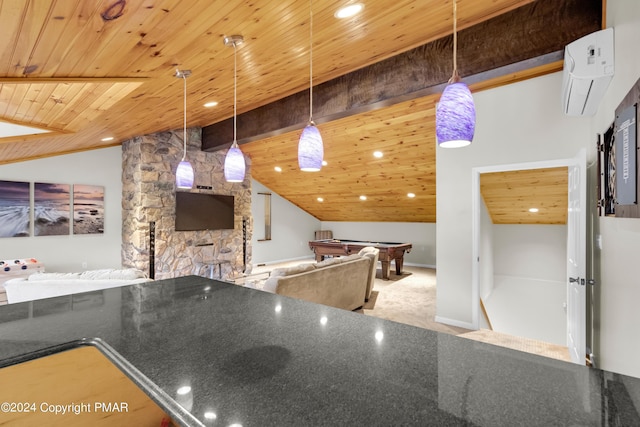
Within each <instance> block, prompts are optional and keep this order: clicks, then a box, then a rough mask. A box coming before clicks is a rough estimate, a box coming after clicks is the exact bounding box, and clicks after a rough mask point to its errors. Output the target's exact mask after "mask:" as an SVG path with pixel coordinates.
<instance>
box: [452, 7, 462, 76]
mask: <svg viewBox="0 0 640 427" xmlns="http://www.w3.org/2000/svg"><path fill="white" fill-rule="evenodd" d="M457 12H458V6H457V5H456V0H453V74H452V75H451V78H450V79H449V83H456V82H459V81H460V75H459V74H458V13H457Z"/></svg>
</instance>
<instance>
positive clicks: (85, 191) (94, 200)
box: [73, 184, 104, 234]
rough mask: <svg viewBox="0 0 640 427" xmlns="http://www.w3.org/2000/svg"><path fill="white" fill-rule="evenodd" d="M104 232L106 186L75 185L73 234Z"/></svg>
mask: <svg viewBox="0 0 640 427" xmlns="http://www.w3.org/2000/svg"><path fill="white" fill-rule="evenodd" d="M103 233H104V187H103V186H100V185H80V184H74V185H73V234H103Z"/></svg>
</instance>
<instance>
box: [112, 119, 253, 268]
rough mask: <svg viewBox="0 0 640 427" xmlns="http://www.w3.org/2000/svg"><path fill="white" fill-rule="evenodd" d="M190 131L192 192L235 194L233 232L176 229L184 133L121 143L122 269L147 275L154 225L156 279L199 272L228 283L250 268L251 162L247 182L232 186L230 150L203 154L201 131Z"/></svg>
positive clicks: (174, 132) (188, 156)
mask: <svg viewBox="0 0 640 427" xmlns="http://www.w3.org/2000/svg"><path fill="white" fill-rule="evenodd" d="M187 133H188V146H187V160H188V161H189V162H191V165H192V166H193V170H194V175H195V179H194V188H193V189H192V190H191V191H193V192H204V193H215V194H222V195H233V196H234V198H235V209H234V211H235V226H234V229H233V230H202V231H175V199H176V198H175V192H176V185H175V170H176V168H177V166H178V163H179V162H180V160H181V159H182V154H183V143H182V141H183V140H182V131H181V130H180V131H170V132H159V133H155V134H151V135H144V136H140V137H135V138H133V139H130V140H128V141H125V142H124V143H123V144H122V170H123V172H122V265H123V266H125V267H135V268H138V269H140V270H142V271H147V272H149V266H150V259H151V251H150V225H151V223H152V222H155V251H154V252H155V256H154V264H155V268H154V273H155V274H154V275H155V278H156V279H167V278H172V277H179V276H186V275H190V274H197V275H201V276H210V277H214V278H216V279H217V278H219V277H221V278H222V279H223V280H224V279H226V280H229V279H230V278H232V277H233V275H234V274H238V273H240V272H242V271H243V269H244V266H245V262H246V266H247V267H246V268H249V267H248V266H249V265H250V264H251V234H252V229H253V221H252V218H251V178H250V177H251V165H250V160H249V159H247V173H246V176H245V180H244V182H242V183H228V182H226V181H225V179H224V171H223V165H224V157H225V155H226V150H221V151H216V152H212V153H209V152H204V151H202V150H201V149H200V147H201V141H202V130H201V128H189V129H187ZM198 187H199V188H198ZM243 230H244V231H243ZM243 234H245V236H244V238H245V239H246V240H245V241H246V252H245V254H243V247H244V245H243V243H244V242H245V241H243ZM212 267H213V268H214V269H215V271H214V270H212V269H211V268H212Z"/></svg>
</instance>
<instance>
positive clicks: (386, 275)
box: [380, 260, 391, 280]
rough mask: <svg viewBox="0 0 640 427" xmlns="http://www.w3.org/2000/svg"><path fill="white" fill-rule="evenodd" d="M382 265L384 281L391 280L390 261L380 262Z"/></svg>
mask: <svg viewBox="0 0 640 427" xmlns="http://www.w3.org/2000/svg"><path fill="white" fill-rule="evenodd" d="M380 263H381V264H382V278H383V279H384V280H389V271H390V270H391V261H389V260H386V261H385V260H380Z"/></svg>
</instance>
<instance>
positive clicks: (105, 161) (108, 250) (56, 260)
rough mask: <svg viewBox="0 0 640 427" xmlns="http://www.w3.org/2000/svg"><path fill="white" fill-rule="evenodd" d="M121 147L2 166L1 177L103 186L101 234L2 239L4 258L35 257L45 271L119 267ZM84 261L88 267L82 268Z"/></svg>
mask: <svg viewBox="0 0 640 427" xmlns="http://www.w3.org/2000/svg"><path fill="white" fill-rule="evenodd" d="M121 175H122V151H121V148H120V147H111V148H104V149H100V150H92V151H85V152H82V153H76V154H68V155H64V156H57V157H49V158H46V159H38V160H31V161H26V162H20V163H12V164H6V165H0V180H4V181H25V182H44V183H54V184H69V185H73V184H88V185H100V186H104V187H105V194H104V203H105V214H104V215H105V218H104V219H105V227H104V233H103V234H90V235H66V236H33V233H31V236H30V237H11V238H1V239H0V259H8V258H36V259H38V260H39V261H40V262H42V263H44V265H45V268H46V271H58V272H71V271H82V270H84V269H94V268H118V267H120V265H121V257H120V251H121V246H122V208H121V199H122V181H121ZM83 263H86V266H87V267H86V268H84V267H83Z"/></svg>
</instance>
